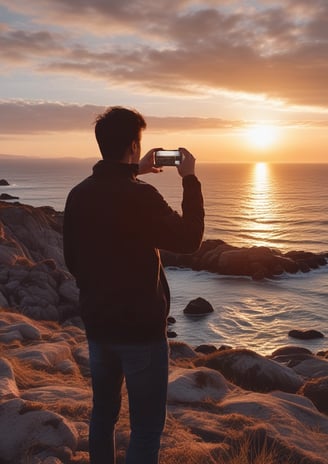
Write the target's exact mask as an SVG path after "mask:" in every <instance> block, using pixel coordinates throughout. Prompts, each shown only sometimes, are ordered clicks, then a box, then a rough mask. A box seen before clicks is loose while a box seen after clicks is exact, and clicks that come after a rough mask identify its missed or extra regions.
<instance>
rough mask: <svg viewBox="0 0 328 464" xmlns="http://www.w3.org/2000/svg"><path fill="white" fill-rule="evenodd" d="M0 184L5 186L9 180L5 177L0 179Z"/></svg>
mask: <svg viewBox="0 0 328 464" xmlns="http://www.w3.org/2000/svg"><path fill="white" fill-rule="evenodd" d="M0 185H1V186H7V185H9V182H8V181H7V180H6V179H0Z"/></svg>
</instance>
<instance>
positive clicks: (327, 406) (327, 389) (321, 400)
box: [298, 376, 328, 414]
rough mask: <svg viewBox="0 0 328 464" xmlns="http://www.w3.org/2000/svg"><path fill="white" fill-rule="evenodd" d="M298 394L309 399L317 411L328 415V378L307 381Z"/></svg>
mask: <svg viewBox="0 0 328 464" xmlns="http://www.w3.org/2000/svg"><path fill="white" fill-rule="evenodd" d="M298 393H299V394H301V395H304V396H306V397H307V398H309V399H310V400H311V401H312V403H313V404H314V405H315V406H316V407H317V408H318V410H319V411H321V412H323V413H325V414H328V376H326V377H320V378H318V379H311V380H308V381H307V382H305V384H304V385H303V386H302V387H301V389H300V390H299V392H298Z"/></svg>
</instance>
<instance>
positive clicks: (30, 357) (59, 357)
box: [11, 342, 72, 370]
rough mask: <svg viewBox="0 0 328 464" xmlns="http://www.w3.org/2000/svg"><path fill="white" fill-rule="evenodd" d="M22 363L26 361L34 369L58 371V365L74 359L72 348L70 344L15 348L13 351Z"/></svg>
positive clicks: (46, 344) (60, 343) (45, 343)
mask: <svg viewBox="0 0 328 464" xmlns="http://www.w3.org/2000/svg"><path fill="white" fill-rule="evenodd" d="M11 353H12V355H13V356H16V357H17V358H18V359H20V360H21V361H25V362H26V363H27V364H29V365H30V366H32V367H33V368H34V369H40V370H42V369H45V370H47V369H48V370H49V369H51V370H53V369H55V370H56V369H57V370H59V369H58V368H57V364H59V363H61V362H62V361H64V360H66V359H72V355H71V348H70V346H69V344H68V343H65V342H58V343H48V342H43V343H40V344H38V345H28V346H23V347H21V348H15V349H13V350H12V351H11Z"/></svg>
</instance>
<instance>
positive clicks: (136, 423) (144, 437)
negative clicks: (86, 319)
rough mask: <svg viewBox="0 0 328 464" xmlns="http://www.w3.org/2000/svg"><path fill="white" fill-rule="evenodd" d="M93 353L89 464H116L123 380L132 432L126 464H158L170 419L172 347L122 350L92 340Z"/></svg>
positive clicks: (164, 343) (125, 347) (158, 345)
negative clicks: (168, 398)
mask: <svg viewBox="0 0 328 464" xmlns="http://www.w3.org/2000/svg"><path fill="white" fill-rule="evenodd" d="M89 353H90V369H91V377H92V388H93V409H92V415H91V421H90V435H89V446H90V464H114V463H115V424H116V422H117V420H118V417H119V412H120V406H121V388H122V383H123V379H124V377H125V382H126V387H127V392H128V398H129V412H130V428H131V433H130V442H129V446H128V449H127V453H126V464H157V463H158V454H159V448H160V437H161V434H162V432H163V429H164V424H165V416H166V397H167V381H168V345H167V341H166V340H163V341H160V342H156V343H149V344H142V345H119V344H111V343H106V342H98V341H94V340H89Z"/></svg>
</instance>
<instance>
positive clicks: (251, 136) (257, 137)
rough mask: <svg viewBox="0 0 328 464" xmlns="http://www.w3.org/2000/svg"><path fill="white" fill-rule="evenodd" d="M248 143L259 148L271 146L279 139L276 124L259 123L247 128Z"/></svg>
mask: <svg viewBox="0 0 328 464" xmlns="http://www.w3.org/2000/svg"><path fill="white" fill-rule="evenodd" d="M245 135H246V139H247V141H248V143H249V144H250V145H251V146H252V147H255V148H258V149H266V148H271V147H272V146H273V145H274V144H275V143H276V142H277V139H278V129H277V127H275V126H270V125H265V124H258V125H256V126H251V127H249V128H248V129H246V132H245Z"/></svg>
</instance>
